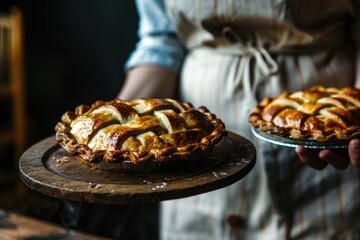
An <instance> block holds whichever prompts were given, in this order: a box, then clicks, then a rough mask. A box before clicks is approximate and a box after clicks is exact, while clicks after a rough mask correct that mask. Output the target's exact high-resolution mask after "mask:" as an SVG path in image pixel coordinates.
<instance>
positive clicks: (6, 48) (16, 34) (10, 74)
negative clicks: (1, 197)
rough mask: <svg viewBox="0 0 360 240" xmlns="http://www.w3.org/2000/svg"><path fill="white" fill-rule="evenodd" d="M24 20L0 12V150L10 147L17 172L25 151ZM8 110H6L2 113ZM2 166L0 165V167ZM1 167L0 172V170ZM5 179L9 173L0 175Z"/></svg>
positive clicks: (19, 15)
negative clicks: (18, 163)
mask: <svg viewBox="0 0 360 240" xmlns="http://www.w3.org/2000/svg"><path fill="white" fill-rule="evenodd" d="M22 21H23V19H22V12H21V11H20V10H19V9H17V8H12V9H10V11H9V12H6V13H0V104H1V108H3V109H1V108H0V118H2V119H1V122H0V151H4V148H6V147H8V148H9V146H11V149H13V152H14V153H13V154H12V155H13V158H14V159H1V162H2V163H0V164H4V161H9V160H10V161H12V163H10V164H14V165H13V167H14V168H15V167H16V169H17V160H18V159H19V158H20V155H21V154H22V152H23V151H24V150H25V148H26V135H27V133H26V112H25V100H24V98H25V96H24V75H23V74H24V71H23V22H22ZM4 106H6V109H10V110H9V111H5V108H4ZM0 166H1V165H0ZM1 170H2V169H1V167H0V171H1ZM0 175H2V176H3V177H1V178H0V181H1V180H4V178H6V176H8V174H4V173H1V174H0Z"/></svg>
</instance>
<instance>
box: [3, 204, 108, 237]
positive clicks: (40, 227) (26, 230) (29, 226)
mask: <svg viewBox="0 0 360 240" xmlns="http://www.w3.org/2000/svg"><path fill="white" fill-rule="evenodd" d="M0 239H4V240H22V239H39V240H40V239H68V240H72V239H73V240H78V239H81V240H102V239H104V240H105V239H107V238H103V237H99V236H95V235H91V234H87V233H83V232H80V231H75V230H72V229H66V228H63V227H61V226H58V225H56V224H52V223H49V222H46V221H43V220H39V219H36V218H31V217H28V216H24V215H19V214H16V213H13V212H9V211H4V210H1V209H0Z"/></svg>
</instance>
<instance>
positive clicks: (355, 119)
mask: <svg viewBox="0 0 360 240" xmlns="http://www.w3.org/2000/svg"><path fill="white" fill-rule="evenodd" d="M249 122H250V123H251V124H252V125H253V126H254V127H256V128H259V129H260V130H262V131H265V132H269V133H271V134H277V135H282V136H289V137H292V138H296V139H311V138H313V139H315V140H317V141H326V140H330V139H341V140H348V139H351V138H354V137H356V136H359V135H360V90H359V89H356V88H351V87H349V88H343V89H338V88H325V87H322V86H315V87H312V88H310V89H308V90H305V91H299V92H294V93H290V92H285V93H283V94H281V95H280V96H277V97H274V98H265V99H264V100H263V101H262V102H261V103H260V104H259V105H258V106H256V107H255V108H254V109H253V111H252V112H251V114H250V116H249Z"/></svg>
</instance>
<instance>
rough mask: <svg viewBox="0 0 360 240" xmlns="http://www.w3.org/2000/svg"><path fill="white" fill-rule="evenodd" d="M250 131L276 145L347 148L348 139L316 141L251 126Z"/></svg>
mask: <svg viewBox="0 0 360 240" xmlns="http://www.w3.org/2000/svg"><path fill="white" fill-rule="evenodd" d="M251 131H252V133H253V134H254V135H255V136H256V137H257V138H259V139H261V140H263V141H266V142H270V143H273V144H276V145H281V146H286V147H297V146H304V147H306V148H313V149H339V148H348V145H349V141H350V140H328V141H316V140H314V139H306V140H301V139H294V138H291V137H284V136H279V135H275V134H270V133H267V132H264V131H261V130H259V129H258V128H254V127H252V128H251Z"/></svg>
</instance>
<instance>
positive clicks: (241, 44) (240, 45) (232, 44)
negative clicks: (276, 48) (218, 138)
mask: <svg viewBox="0 0 360 240" xmlns="http://www.w3.org/2000/svg"><path fill="white" fill-rule="evenodd" d="M223 35H224V37H225V38H226V39H227V40H228V41H229V44H226V45H218V46H216V47H215V48H214V50H215V51H217V52H219V53H222V54H227V55H234V56H238V57H239V58H240V65H239V69H238V71H237V74H236V76H235V79H234V84H235V87H237V86H240V84H241V83H242V85H243V88H244V94H245V96H247V97H250V99H251V100H252V102H253V103H256V96H255V95H256V90H257V87H258V85H259V83H260V79H264V80H268V79H270V77H271V75H273V74H275V73H277V72H278V69H279V68H278V65H277V63H276V62H275V60H274V59H273V58H272V56H271V55H270V53H269V52H268V51H267V50H266V49H265V48H264V47H262V46H260V44H259V41H258V40H259V38H258V36H256V35H255V36H252V35H250V34H248V35H246V34H244V35H243V36H242V37H240V36H239V35H237V34H236V33H235V32H234V31H232V29H231V28H225V29H224V31H223ZM253 43H254V44H253ZM251 59H254V65H255V74H254V75H253V76H252V75H251V74H250V69H251ZM257 71H259V72H260V73H261V74H262V78H260V77H258V76H256V73H257Z"/></svg>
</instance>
